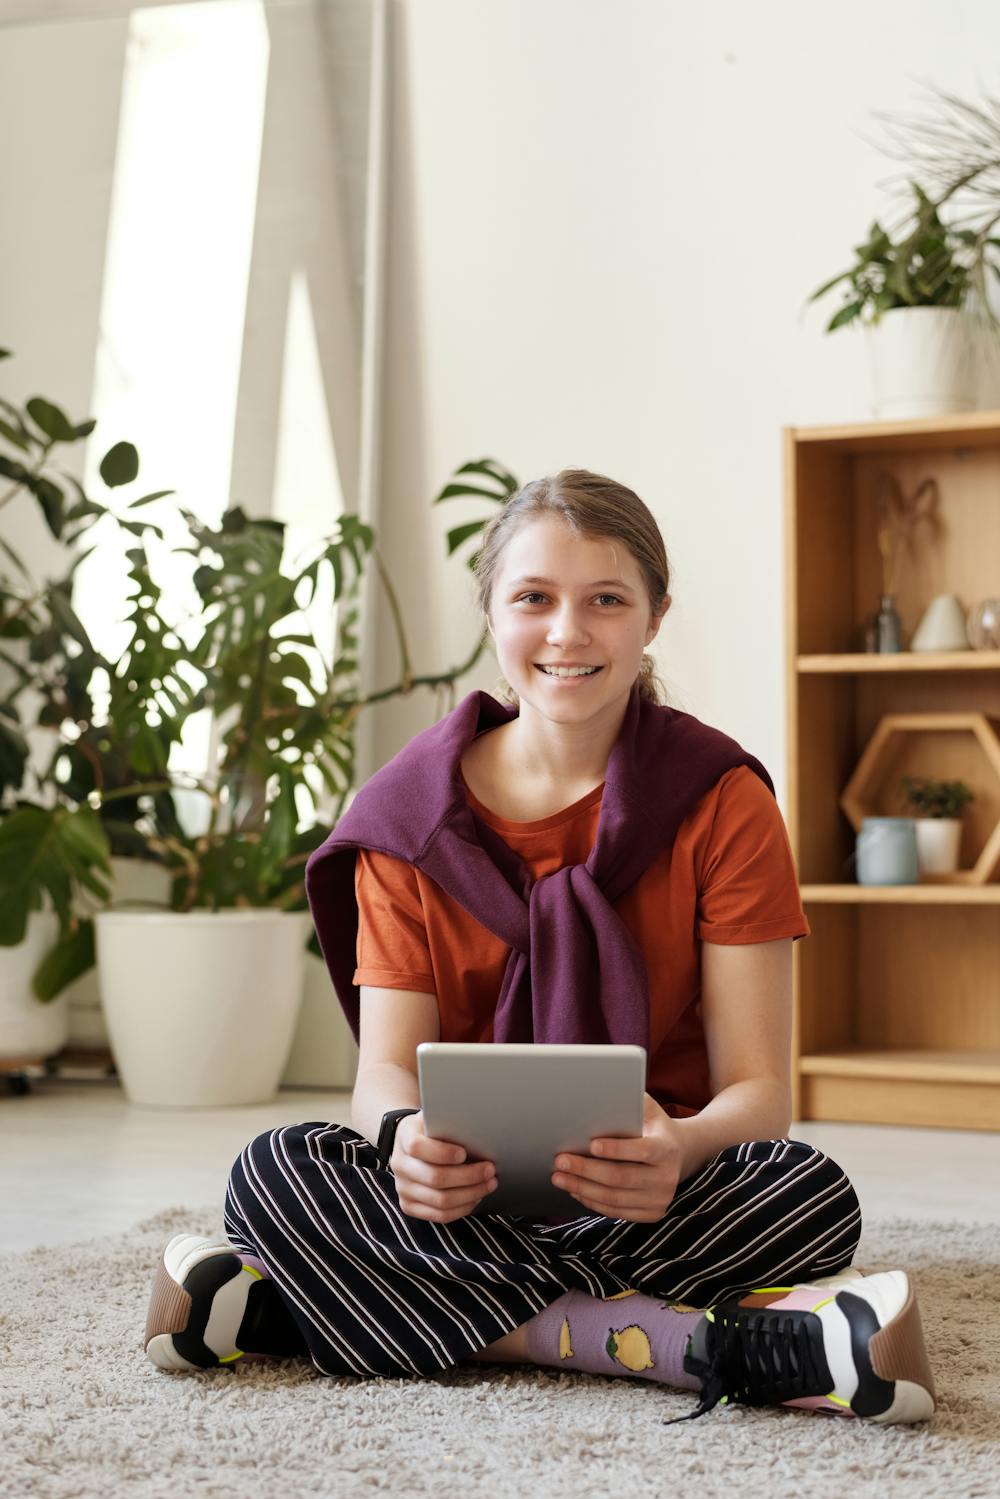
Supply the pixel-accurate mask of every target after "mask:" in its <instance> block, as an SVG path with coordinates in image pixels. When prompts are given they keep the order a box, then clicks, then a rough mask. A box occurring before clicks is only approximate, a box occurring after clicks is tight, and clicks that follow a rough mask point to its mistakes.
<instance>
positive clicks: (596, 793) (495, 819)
mask: <svg viewBox="0 0 1000 1499" xmlns="http://www.w3.org/2000/svg"><path fill="white" fill-rule="evenodd" d="M458 774H459V776H460V777H461V781H462V785H463V787H464V788H465V794H466V796H467V798H468V800H469V803H470V805H471V806H472V808H473V810H474V811H475V812H476V814H477V815H478V816H479V817H481V818H482V820H483V822H485V823H486V824H487V826H488V827H491V828H495V829H496V830H497V832H498V833H505V832H506V833H544V832H547V831H548V829H549V828H557V827H559V826H560V824H562V823H564V822H570V821H572V819H573V818H574V817H579V816H580V815H581V813H583V812H586V811H589V810H590V808H591V807H593V806H595V805H596V804H597V803H598V802H599V801H600V800H601V797H602V796H603V794H604V787H605V785H606V782H605V781H602V782H601V784H600V785H599V786H595V787H594V788H593V790H592V791H587V792H585V793H584V794H583V796H581V797H580V798H579V800H577V801H575V802H571V803H570V805H569V806H568V807H561V808H560V809H559V811H558V812H551V813H550V814H549V816H548V817H538V818H534V819H533V820H532V821H530V822H520V821H517V820H515V819H514V818H511V817H501V816H500V815H499V813H497V812H494V811H492V809H491V808H490V807H487V806H486V805H485V804H484V803H483V802H481V801H480V800H479V798H478V796H476V794H475V792H474V791H473V790H472V788H471V787H470V786H469V783H468V781H467V780H466V779H465V774H464V772H463V770H462V767H461V765H460V766H459V767H458Z"/></svg>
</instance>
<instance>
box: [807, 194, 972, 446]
mask: <svg viewBox="0 0 1000 1499" xmlns="http://www.w3.org/2000/svg"><path fill="white" fill-rule="evenodd" d="M911 187H912V190H913V194H914V196H915V199H916V205H915V207H914V209H913V212H912V217H911V219H910V221H909V223H907V224H906V225H904V226H903V227H902V228H901V229H900V230H898V231H896V232H895V233H891V232H890V231H889V230H888V229H886V228H884V227H883V226H882V224H880V223H879V221H878V220H877V219H876V220H875V221H874V222H873V223H872V225H871V228H870V229H869V231H868V237H867V239H866V240H864V241H863V242H862V243H861V244H858V245H855V247H854V254H855V257H856V259H855V264H854V265H853V266H851V267H849V268H848V269H847V270H845V271H840V272H838V274H837V275H836V276H833V277H832V278H831V279H830V280H829V281H825V282H824V283H823V285H822V286H820V287H818V288H817V289H816V291H814V292H813V293H812V294H811V295H810V297H809V299H808V300H809V301H810V302H814V301H816V300H817V299H818V298H820V297H823V296H825V295H826V294H827V293H828V292H830V291H832V289H833V288H834V287H835V286H839V285H841V283H844V282H846V283H847V285H846V287H845V288H844V301H843V304H842V306H841V307H840V308H839V309H838V311H837V312H835V313H834V314H833V316H832V317H831V319H830V321H829V322H828V324H827V326H826V332H828V333H832V332H834V331H836V330H837V329H838V328H844V327H847V326H848V325H854V326H859V327H861V328H862V329H863V331H864V337H865V343H866V348H867V354H868V360H869V368H870V370H871V379H872V388H873V392H874V409H873V414H874V416H875V417H877V418H884V419H892V418H906V417H921V416H936V415H939V414H941V413H945V412H949V411H969V410H971V409H972V407H973V406H974V404H975V359H974V349H973V340H972V322H971V321H970V318H969V316H968V315H967V314H968V311H969V308H970V305H971V304H972V303H973V302H974V301H975V300H976V299H977V298H978V296H979V295H980V292H979V272H980V270H981V268H982V266H983V265H984V264H985V265H988V266H992V269H993V270H994V271H995V272H996V273H997V274H998V275H1000V268H998V266H997V264H996V260H995V259H990V257H991V256H993V257H995V255H996V249H997V247H998V246H1000V240H995V239H993V238H992V237H990V236H986V237H985V240H984V239H983V237H982V236H981V235H979V234H977V232H976V231H975V230H973V229H970V228H967V227H957V226H953V225H949V224H947V223H945V222H943V221H942V219H941V216H940V213H939V210H940V208H941V207H942V205H943V203H944V202H945V201H946V199H947V198H948V197H950V196H951V193H950V192H949V191H945V192H944V193H942V194H941V195H939V196H938V197H937V198H936V199H932V198H931V197H930V196H929V195H928V194H927V193H926V192H925V191H924V189H923V188H922V187H921V186H920V185H919V184H918V183H916V182H914V183H911ZM953 190H954V189H953ZM977 305H978V304H977Z"/></svg>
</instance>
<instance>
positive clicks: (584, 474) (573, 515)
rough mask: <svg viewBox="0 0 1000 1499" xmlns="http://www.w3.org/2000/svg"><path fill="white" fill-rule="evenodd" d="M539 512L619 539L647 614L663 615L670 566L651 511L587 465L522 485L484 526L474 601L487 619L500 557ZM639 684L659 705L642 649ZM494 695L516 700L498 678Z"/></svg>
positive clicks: (578, 529)
mask: <svg viewBox="0 0 1000 1499" xmlns="http://www.w3.org/2000/svg"><path fill="white" fill-rule="evenodd" d="M540 515H555V516H558V517H559V519H560V520H562V521H564V522H565V523H566V525H568V526H569V528H570V529H571V530H572V531H573V532H574V533H575V534H576V535H577V536H584V537H587V538H588V539H593V540H597V539H600V538H607V539H608V540H610V541H620V542H622V543H623V545H624V546H626V547H627V548H628V551H629V552H630V553H631V555H632V556H633V557H634V558H635V561H636V563H637V564H638V567H639V571H640V572H641V574H642V580H643V583H644V584H645V588H646V595H647V597H648V599H649V608H650V612H651V614H653V615H657V614H660V613H661V612H662V613H666V611H667V609H668V608H669V607H670V593H669V588H670V564H669V562H668V560H667V550H666V547H665V546H664V544H663V537H662V536H661V534H660V528H659V526H658V525H657V524H656V520H655V519H654V517H653V515H652V512H651V511H650V510H649V509H648V508H647V507H646V506H645V505H644V504H643V502H642V500H640V498H639V496H638V495H637V494H635V493H634V491H633V490H631V489H627V488H626V487H625V485H624V484H618V483H617V482H616V481H615V480H614V479H608V478H605V476H604V475H603V474H592V473H591V472H590V471H589V469H585V468H564V469H562V470H561V471H560V472H559V473H558V474H554V475H552V476H550V477H548V478H545V479H532V480H531V481H530V482H529V483H527V484H522V486H521V488H520V489H518V490H517V491H516V492H515V493H514V494H512V495H511V497H510V499H509V500H508V501H507V503H506V504H505V505H504V507H503V509H502V510H501V511H500V512H499V514H498V515H496V516H494V518H493V520H492V521H491V522H490V524H489V525H488V526H487V527H486V530H485V531H484V533H483V544H482V548H481V550H480V552H479V555H478V557H477V559H476V567H475V575H476V583H477V602H478V604H479V608H480V609H481V610H482V613H483V616H484V618H485V619H486V620H487V621H488V620H489V613H490V601H491V598H492V594H493V585H494V582H495V580H496V575H497V571H498V569H499V566H500V559H501V557H502V556H503V553H504V551H505V549H506V547H507V545H508V543H509V542H511V541H512V540H513V538H514V537H515V536H516V535H517V534H518V532H519V531H520V530H521V529H522V527H524V526H525V525H527V524H528V523H529V522H530V521H533V520H535V519H537V517H538V516H540ZM638 683H639V695H640V697H644V698H647V699H648V700H649V701H650V702H652V703H658V704H661V705H663V704H665V703H666V702H667V693H666V688H665V687H664V685H663V683H662V682H661V680H660V678H659V677H658V676H657V675H656V662H655V661H654V660H653V657H652V656H650V655H649V654H648V653H647V652H643V657H642V665H641V666H640V668H639V675H638ZM498 695H499V696H500V697H501V698H502V699H504V700H506V701H507V702H509V703H516V702H517V701H518V696H517V693H516V692H515V691H514V689H513V687H511V686H510V685H509V683H508V682H507V681H506V680H505V679H504V678H503V677H501V678H500V681H499V687H498Z"/></svg>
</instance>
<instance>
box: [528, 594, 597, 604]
mask: <svg viewBox="0 0 1000 1499" xmlns="http://www.w3.org/2000/svg"><path fill="white" fill-rule="evenodd" d="M544 597H545V595H544V593H522V595H521V597H520V598H519V599H518V601H517V602H518V603H519V604H528V603H530V602H531V600H532V599H543V598H544ZM597 597H598V598H599V599H611V600H612V602H613V603H615V604H620V603H621V602H622V600H621V599H620V598H619V597H618V595H617V594H616V593H599V594H598V595H597Z"/></svg>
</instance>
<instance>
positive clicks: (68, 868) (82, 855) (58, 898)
mask: <svg viewBox="0 0 1000 1499" xmlns="http://www.w3.org/2000/svg"><path fill="white" fill-rule="evenodd" d="M101 874H103V875H106V876H107V877H108V878H110V876H111V864H110V861H109V848H108V840H107V836H106V834H105V832H104V829H103V828H102V826H101V822H100V818H99V817H98V816H97V813H96V812H95V811H94V810H93V808H91V807H89V806H83V807H76V808H74V809H73V810H72V811H70V810H67V808H65V807H53V808H44V807H34V806H21V807H18V808H17V809H16V810H15V811H14V812H11V813H10V814H9V815H8V816H7V817H5V818H4V819H3V821H2V822H0V946H3V947H12V946H16V945H17V943H19V942H21V941H23V939H24V934H25V929H26V927H27V920H28V913H29V912H30V911H37V910H40V909H41V905H42V894H43V892H47V893H48V894H49V896H50V898H51V900H52V904H53V906H54V907H55V910H56V914H57V915H58V917H59V924H60V928H61V930H63V931H66V930H67V929H68V928H69V925H70V921H71V918H72V908H71V902H72V892H73V888H74V884H78V885H83V886H84V887H85V888H86V889H88V890H90V891H91V892H92V893H93V894H94V895H96V896H97V897H98V899H99V900H106V899H107V898H108V895H109V893H110V891H109V887H108V886H107V885H105V884H104V883H103V882H102V880H101V879H100V877H99V876H100V875H101Z"/></svg>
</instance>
